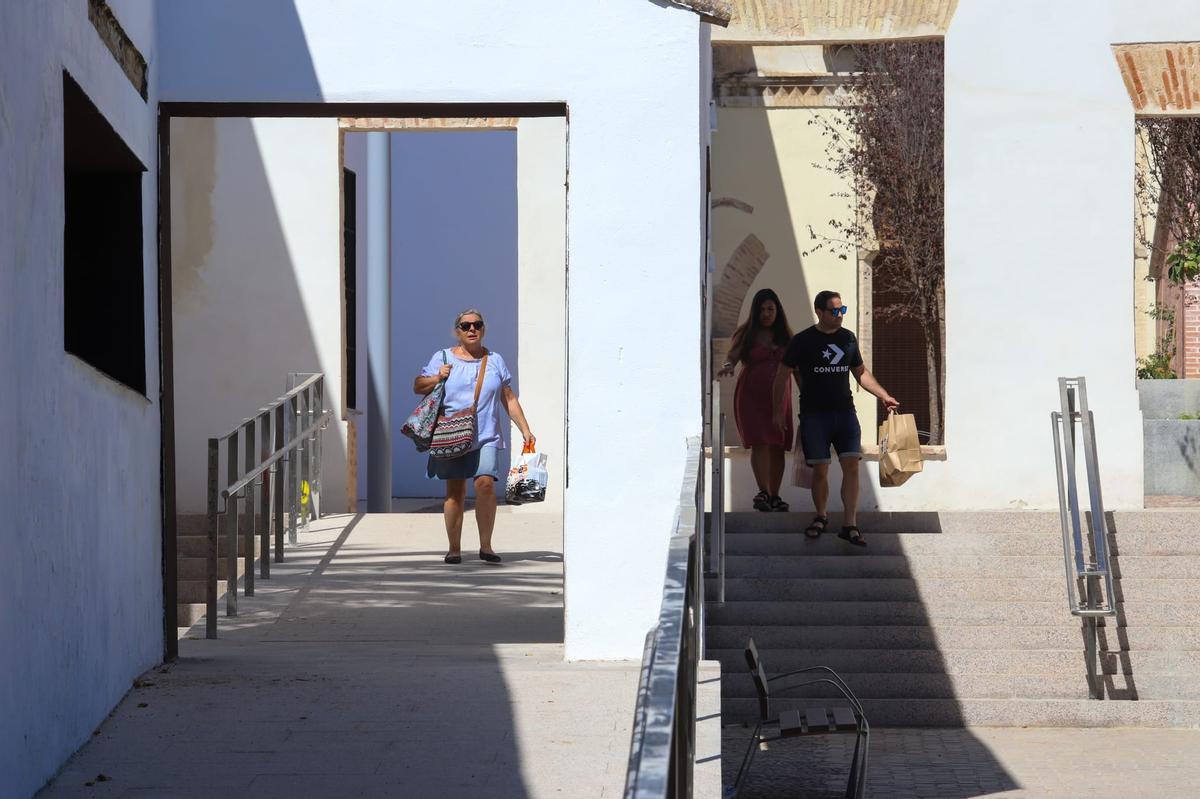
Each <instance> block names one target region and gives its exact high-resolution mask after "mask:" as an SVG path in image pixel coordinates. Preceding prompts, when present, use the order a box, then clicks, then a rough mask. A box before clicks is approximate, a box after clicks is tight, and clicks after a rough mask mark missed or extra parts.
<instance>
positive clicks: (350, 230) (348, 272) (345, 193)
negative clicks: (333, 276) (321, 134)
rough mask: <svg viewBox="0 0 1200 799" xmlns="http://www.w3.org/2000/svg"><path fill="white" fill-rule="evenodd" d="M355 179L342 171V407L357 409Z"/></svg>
mask: <svg viewBox="0 0 1200 799" xmlns="http://www.w3.org/2000/svg"><path fill="white" fill-rule="evenodd" d="M357 185H358V178H357V176H356V175H355V174H354V172H353V171H351V170H349V169H346V168H343V169H342V262H343V264H344V266H343V268H342V272H343V291H344V296H345V303H346V314H345V317H346V407H347V408H351V409H355V410H357V409H358V379H357V378H358V357H357V352H358V316H357V314H356V313H355V303H356V300H355V293H356V289H357V286H358V275H357V270H358V234H357V231H356V226H355V220H356V219H357V214H358V205H357V202H356V199H357V196H358V195H357V193H356V187H357Z"/></svg>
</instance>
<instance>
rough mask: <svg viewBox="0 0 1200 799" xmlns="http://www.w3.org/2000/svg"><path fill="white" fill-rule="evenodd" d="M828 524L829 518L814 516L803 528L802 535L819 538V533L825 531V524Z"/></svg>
mask: <svg viewBox="0 0 1200 799" xmlns="http://www.w3.org/2000/svg"><path fill="white" fill-rule="evenodd" d="M828 524H829V519H828V518H827V517H825V516H814V517H813V520H812V522H811V523H810V524H809V525H808V527H805V528H804V536H805V537H806V538H819V537H820V536H821V533H823V532H825V527H826V525H828Z"/></svg>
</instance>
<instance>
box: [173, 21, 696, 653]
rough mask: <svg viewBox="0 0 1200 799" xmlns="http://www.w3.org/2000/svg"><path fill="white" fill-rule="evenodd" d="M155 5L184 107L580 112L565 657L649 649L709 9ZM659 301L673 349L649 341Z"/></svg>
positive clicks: (685, 424) (689, 303)
mask: <svg viewBox="0 0 1200 799" xmlns="http://www.w3.org/2000/svg"><path fill="white" fill-rule="evenodd" d="M160 15H161V25H160V28H159V31H160V47H161V49H162V51H163V52H164V53H165V54H166V55H165V58H164V63H163V64H162V70H163V74H164V78H163V83H164V88H165V96H167V97H169V98H170V99H172V100H224V101H251V100H303V101H322V100H325V101H332V100H339V101H358V100H385V101H493V102H518V101H555V102H563V101H565V102H566V103H567V104H568V105H569V108H570V211H569V223H568V225H569V231H570V244H569V250H568V259H569V263H570V267H569V268H570V289H569V297H570V299H569V306H568V315H569V329H570V338H569V350H568V351H569V364H570V374H569V388H568V401H567V413H568V416H569V419H570V420H571V427H570V442H569V448H570V450H569V453H570V454H569V457H570V461H569V464H568V466H569V475H570V484H569V486H568V487H567V491H566V512H565V528H566V529H565V538H566V541H565V550H566V552H565V554H566V563H567V566H566V568H567V570H568V573H569V574H570V575H571V578H570V580H569V581H568V583H567V588H566V597H565V599H566V607H567V621H566V648H567V656H568V657H569V658H572V659H578V658H614V657H616V658H623V657H624V658H638V657H640V656H641V652H642V644H643V639H644V636H645V633H646V630H647V629H649V627H650V626H651V625H652V624H653V623H654V621H655V619H656V616H657V612H658V608H659V604H660V601H661V591H662V580H663V566H664V563H665V556H666V545H667V537H668V535H669V532H670V527H671V520H672V516H673V513H674V509H675V503H676V501H677V497H678V492H679V484H680V480H681V479H682V476H683V463H684V455H685V449H686V445H685V442H686V439H687V437H688V436H691V435H698V434H699V432H700V392H699V384H700V374H699V368H700V358H699V357H698V353H697V352H696V348H697V347H698V346H699V342H700V331H699V323H700V310H699V308H700V305H699V293H700V292H699V271H700V266H701V264H702V258H703V241H702V238H703V237H702V233H701V231H702V227H701V224H700V221H701V219H702V218H703V217H702V216H701V213H702V203H701V201H700V200H701V197H702V172H701V165H702V146H703V143H704V142H702V140H701V133H700V129H701V118H702V117H703V114H702V113H700V108H699V103H700V101H701V97H702V95H703V93H704V91H705V86H704V84H703V83H702V81H701V80H700V70H699V69H698V63H699V60H700V58H701V23H700V21H699V18H698V17H697V16H696V15H694V14H693V13H692V12H690V11H687V10H686V9H682V8H679V7H674V6H671V7H664V6H662V5H658V4H654V3H650V2H646V0H616V1H615V2H609V3H594V2H585V1H584V0H577V1H576V2H562V1H561V0H529V1H528V2H523V3H520V4H496V3H491V2H484V1H483V0H470V1H469V2H458V3H438V4H429V5H426V6H423V7H422V8H421V9H420V12H419V13H407V12H405V13H401V12H399V11H398V10H397V8H396V6H395V4H394V3H391V2H388V1H387V0H363V1H362V2H359V3H357V4H355V5H354V6H353V7H352V8H349V9H348V8H345V7H343V6H342V5H330V4H328V3H324V2H318V1H317V0H297V1H296V2H282V0H272V1H270V2H267V1H264V2H256V3H244V2H239V1H238V0H214V1H213V2H209V3H205V4H203V5H202V6H201V5H195V4H189V3H182V2H175V3H170V4H166V5H164V6H163V7H162V8H161V9H160ZM305 33H307V38H306V37H305V36H304V34H305ZM217 52H219V53H221V57H220V59H219V60H214V58H213V54H214V53H217ZM648 64H653V65H654V66H653V69H647V65H648ZM703 118H704V119H705V121H706V117H703ZM664 307H669V308H670V339H671V340H672V341H677V342H679V347H678V348H677V349H676V348H672V347H669V346H668V347H664V346H661V345H660V344H659V343H657V342H660V341H661V339H662V336H663V331H664V328H663V318H664V317H663V309H664ZM542 424H543V423H541V422H539V425H542ZM622 464H634V465H633V466H629V465H625V466H623V465H622ZM614 575H620V582H619V584H615V583H614Z"/></svg>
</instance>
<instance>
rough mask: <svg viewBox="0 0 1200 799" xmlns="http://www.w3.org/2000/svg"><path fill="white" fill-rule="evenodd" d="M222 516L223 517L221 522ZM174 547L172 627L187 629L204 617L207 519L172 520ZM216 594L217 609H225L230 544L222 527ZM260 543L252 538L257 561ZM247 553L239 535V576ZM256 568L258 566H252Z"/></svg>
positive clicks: (198, 516) (183, 518)
mask: <svg viewBox="0 0 1200 799" xmlns="http://www.w3.org/2000/svg"><path fill="white" fill-rule="evenodd" d="M223 523H224V518H222V524H223ZM175 525H176V529H175V533H176V539H175V540H176V547H177V552H176V555H177V558H178V568H179V580H178V584H179V589H178V590H179V596H178V604H177V605H176V609H175V626H176V627H178V628H180V630H186V629H187V628H189V627H191V626H192V625H193V624H195V623H196V622H198V621H199V620H200V619H202V618H204V613H205V609H206V608H205V604H204V603H205V579H206V575H207V574H208V526H207V525H208V520H207V518H206V517H205V516H203V515H194V516H193V515H186V516H185V515H181V516H178V517H176V520H175ZM217 543H218V547H217V552H218V560H217V596H218V598H219V600H218V604H219V606H220V612H221V613H222V614H224V612H225V600H224V597H225V591H226V588H227V585H228V583H227V582H226V581H227V569H226V564H227V561H226V554H227V553H228V552H229V546H228V543H227V541H226V536H225V532H224V529H222V532H221V538H220V540H219V541H218V542H217ZM261 549H262V547H261V546H260V542H259V541H258V539H257V538H256V539H255V542H254V555H255V561H257V559H258V556H259V554H260V550H261ZM245 553H246V543H245V539H244V537H239V538H238V565H237V575H236V576H235V578H234V579H240V578H241V576H242V574H243V573H244V572H245V568H244V565H243V564H244V563H245V561H244V560H243V556H244V555H245ZM255 568H257V566H256V567H255Z"/></svg>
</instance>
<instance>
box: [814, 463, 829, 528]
mask: <svg viewBox="0 0 1200 799" xmlns="http://www.w3.org/2000/svg"><path fill="white" fill-rule="evenodd" d="M812 470H813V478H812V500H813V505H814V506H815V507H816V509H817V515H818V516H820V517H821V518H825V517H827V516H828V515H829V464H828V463H814V464H813V467H812Z"/></svg>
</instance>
